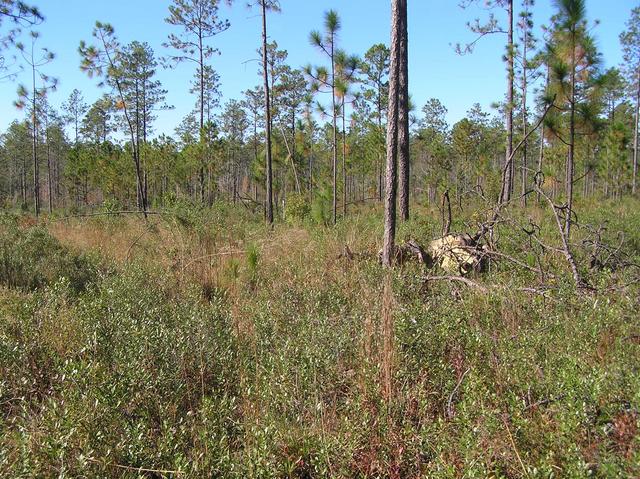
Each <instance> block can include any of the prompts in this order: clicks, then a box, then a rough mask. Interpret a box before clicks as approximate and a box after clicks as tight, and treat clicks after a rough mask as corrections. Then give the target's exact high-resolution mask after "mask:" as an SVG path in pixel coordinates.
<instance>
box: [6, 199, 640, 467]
mask: <svg viewBox="0 0 640 479" xmlns="http://www.w3.org/2000/svg"><path fill="white" fill-rule="evenodd" d="M639 206H640V205H639V204H638V203H637V202H635V203H633V202H628V203H626V204H624V205H617V206H615V205H613V204H611V205H602V204H600V205H598V208H595V207H593V206H592V205H587V204H585V205H580V210H581V211H587V212H588V213H587V214H585V215H584V216H585V218H580V220H581V221H583V222H590V223H594V224H595V223H599V222H601V221H602V220H604V219H608V221H609V225H608V231H607V233H606V235H607V236H608V237H609V239H611V241H614V239H615V238H616V233H617V231H618V230H621V231H624V232H625V246H624V249H625V251H626V252H627V253H629V254H630V255H631V256H630V257H631V258H633V259H634V260H635V261H638V260H640V209H639V208H638V207H639ZM528 214H529V215H531V216H532V217H533V218H535V219H536V221H539V222H540V223H541V228H542V230H543V237H544V238H545V239H546V240H547V242H548V243H552V244H557V237H556V236H555V232H554V225H553V224H552V222H551V221H550V220H549V219H548V218H547V219H545V218H546V216H548V215H545V214H543V212H542V211H537V210H531V211H530V212H529V213H528ZM476 216H477V215H476ZM522 217H523V218H525V219H524V221H526V217H525V216H524V215H522ZM437 218H439V214H438V213H437V211H429V210H426V209H423V210H419V211H417V212H416V214H415V219H414V220H412V221H411V222H410V223H408V224H405V225H402V227H401V230H400V233H399V237H400V239H403V238H410V237H413V238H416V239H418V240H421V241H426V240H428V239H431V238H433V237H436V236H437V235H438V231H439V229H440V223H439V220H438V219H437ZM474 219H475V218H474V214H473V213H469V214H468V216H462V215H461V214H457V216H456V223H455V224H454V230H458V231H468V230H469V228H470V226H469V224H471V223H473V221H474ZM586 234H587V233H586V231H583V230H579V232H578V233H577V234H576V239H575V240H574V241H575V242H576V243H580V240H581V239H582V237H586ZM497 236H498V238H497V239H498V241H499V244H500V246H501V250H502V251H504V252H505V253H508V254H510V255H513V256H517V257H518V258H521V259H522V260H523V261H525V262H527V264H531V265H535V264H536V255H535V254H534V252H535V246H530V245H528V244H527V242H526V233H523V232H521V231H517V230H516V229H514V228H507V227H505V228H502V229H499V230H498V231H497ZM379 238H381V231H380V221H379V215H378V214H376V212H372V211H367V210H362V211H360V212H357V213H354V215H353V217H352V218H351V219H350V221H349V222H348V223H343V224H340V225H339V226H337V227H336V228H333V229H327V228H324V227H319V226H314V225H311V224H306V223H304V222H303V223H300V224H296V225H293V224H290V225H284V224H282V225H278V226H277V227H276V228H275V230H274V231H268V230H267V229H266V228H265V227H264V226H263V224H262V222H261V221H260V218H256V217H253V216H252V215H251V214H249V213H248V212H246V211H243V210H230V209H226V208H223V207H217V208H214V209H212V210H206V211H205V210H201V211H193V212H192V211H189V210H183V211H175V212H173V214H171V215H167V216H163V217H154V218H152V219H151V221H150V222H149V223H148V224H145V223H144V222H142V221H140V220H137V219H133V218H111V217H96V218H86V219H71V220H65V221H51V222H49V223H46V224H44V225H43V226H35V225H32V224H29V222H28V221H27V220H24V219H16V218H4V219H3V221H2V225H1V226H0V411H1V413H2V414H1V416H0V431H1V439H0V475H1V476H3V477H52V476H60V477H62V476H64V477H260V478H262V477H298V478H310V477H345V478H346V477H398V478H400V477H402V478H405V477H432V478H454V477H457V478H459V477H465V478H484V477H496V478H514V477H530V478H547V477H635V476H638V475H640V466H639V464H640V447H639V446H640V434H639V430H638V426H639V424H638V420H639V416H638V410H639V408H640V374H638V364H640V362H639V360H640V323H639V321H638V308H639V306H640V300H639V298H640V295H639V292H640V291H639V288H638V286H637V285H631V286H628V287H625V288H618V289H616V290H611V291H605V289H606V288H609V287H611V286H614V285H618V286H620V285H623V284H626V283H628V282H630V281H631V280H632V279H633V278H634V275H635V276H637V271H633V268H625V269H622V268H621V269H619V270H616V271H610V270H606V269H605V270H603V271H598V272H593V273H590V276H589V279H590V281H591V283H592V284H594V285H597V286H599V287H601V291H600V292H597V293H593V294H582V293H577V292H576V291H575V288H574V287H573V286H572V284H571V275H570V273H569V271H568V268H567V267H566V265H565V264H564V261H563V259H562V257H561V256H560V255H557V254H554V253H549V252H547V253H545V254H544V255H542V258H541V260H542V261H543V262H544V264H549V265H551V266H552V267H553V268H552V270H553V272H554V274H555V275H556V277H555V278H553V279H551V278H549V279H548V280H547V281H546V285H548V286H552V289H551V290H550V291H549V292H548V294H547V295H546V296H542V295H539V294H531V293H527V292H523V291H520V290H519V288H520V287H524V286H532V285H533V286H535V285H536V284H537V281H538V280H537V278H536V275H535V274H534V273H532V272H529V271H524V270H520V269H519V268H516V267H514V266H513V265H511V264H509V263H506V262H500V263H496V264H493V265H492V266H491V268H490V271H489V272H487V273H485V274H483V275H481V276H478V277H476V278H475V280H477V281H479V282H481V283H482V284H484V285H489V286H493V285H500V288H494V289H491V292H490V293H489V294H486V293H482V292H479V291H476V290H473V289H468V288H465V287H464V286H460V285H454V284H449V283H429V284H428V285H425V283H424V281H423V276H424V272H423V271H421V270H420V269H419V267H418V266H417V265H411V264H407V265H406V266H404V267H403V268H400V269H397V270H395V271H394V272H393V274H392V275H391V276H387V275H386V273H385V272H384V271H383V270H382V269H381V268H380V266H379V265H378V264H377V261H375V259H361V260H357V261H346V260H343V259H339V258H338V256H339V254H340V252H341V251H342V249H343V247H344V245H345V244H348V245H349V246H350V248H351V249H352V250H353V251H357V252H368V253H371V255H372V256H374V257H375V253H376V252H377V250H378V248H379V246H380V245H379ZM577 252H578V259H579V261H580V263H581V264H586V263H587V262H588V257H587V256H588V249H587V248H582V249H577Z"/></svg>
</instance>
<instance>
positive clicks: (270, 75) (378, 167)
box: [0, 0, 640, 229]
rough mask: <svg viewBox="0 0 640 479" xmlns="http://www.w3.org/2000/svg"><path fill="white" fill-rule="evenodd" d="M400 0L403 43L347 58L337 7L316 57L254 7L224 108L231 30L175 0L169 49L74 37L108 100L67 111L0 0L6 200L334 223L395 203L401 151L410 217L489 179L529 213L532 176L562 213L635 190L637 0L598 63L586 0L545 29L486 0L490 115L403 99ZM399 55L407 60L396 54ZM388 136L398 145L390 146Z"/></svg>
mask: <svg viewBox="0 0 640 479" xmlns="http://www.w3.org/2000/svg"><path fill="white" fill-rule="evenodd" d="M392 3H393V5H394V8H398V9H399V11H400V12H401V13H402V12H403V11H404V12H405V13H404V15H400V16H399V17H398V18H399V19H398V18H396V19H395V20H393V21H394V22H398V21H399V22H400V23H397V24H395V23H394V25H395V26H396V27H398V28H397V35H396V37H394V38H396V40H397V42H398V44H397V45H395V44H393V43H390V47H389V46H387V45H384V44H377V45H372V46H371V48H370V49H369V50H368V51H366V52H364V54H363V55H362V56H357V55H353V54H352V53H349V52H347V50H346V49H345V47H346V45H340V44H339V41H338V40H339V32H340V29H341V28H342V22H341V19H340V17H339V14H338V12H335V11H328V12H326V14H325V17H324V19H323V20H324V23H323V26H322V28H321V29H320V30H318V31H314V32H311V33H310V36H309V39H308V40H309V43H310V48H313V49H314V50H316V51H317V56H316V58H317V62H316V63H317V65H315V66H314V65H306V66H301V67H296V66H293V65H290V64H289V63H288V61H287V60H288V52H287V51H284V50H282V49H280V48H279V46H278V43H277V41H276V40H273V39H270V37H269V34H268V30H267V26H268V23H267V20H268V17H269V15H271V14H273V13H277V12H279V11H280V5H279V3H278V2H275V1H271V0H269V1H268V0H256V2H255V3H254V4H252V6H253V7H257V9H258V10H259V11H260V13H261V14H262V19H263V22H262V24H261V29H262V40H263V42H262V45H260V44H259V43H257V44H256V47H257V48H258V53H259V56H260V58H261V60H260V67H259V69H258V72H257V74H258V75H257V76H259V77H261V80H260V81H258V78H257V81H256V84H257V85H256V87H255V88H252V89H250V90H247V91H245V92H244V93H243V94H242V96H241V97H240V98H236V99H228V100H226V101H224V102H223V101H222V94H221V85H220V80H219V75H218V72H217V71H216V70H215V57H214V54H215V53H217V50H216V48H215V38H216V37H217V36H218V35H219V34H222V33H223V32H224V31H225V30H227V29H229V28H231V25H230V24H229V22H228V21H227V20H226V19H223V18H222V17H221V14H220V9H219V7H220V5H219V2H218V1H217V0H206V1H205V0H174V2H173V3H172V5H171V7H170V10H169V12H168V16H167V23H168V24H169V25H171V26H172V28H173V30H172V33H171V34H170V35H169V37H168V38H167V40H166V43H165V47H166V49H165V50H163V52H162V53H161V54H159V55H158V54H157V53H156V52H154V51H153V49H152V48H151V47H150V46H149V45H148V44H147V43H145V42H143V41H134V42H131V43H129V44H122V43H121V42H120V41H119V39H118V37H117V34H116V31H115V29H114V27H112V26H111V25H108V24H104V23H100V22H97V23H96V26H95V28H94V32H93V39H92V41H91V42H82V43H81V44H80V46H79V49H78V51H79V53H80V58H79V64H80V66H81V68H82V69H83V70H84V71H85V72H86V73H87V74H89V75H90V76H91V77H93V78H96V80H97V81H98V82H99V83H100V85H101V86H102V87H103V88H104V94H103V95H102V96H100V97H99V98H97V99H94V100H93V101H92V102H87V100H86V99H85V98H84V96H83V93H82V92H80V91H79V90H77V89H76V90H74V91H73V92H72V93H71V95H70V96H69V98H68V99H67V101H65V102H64V103H63V104H62V106H61V108H60V109H56V108H53V107H52V106H51V104H50V102H49V92H50V91H51V90H52V88H54V87H55V84H56V80H55V79H54V78H51V77H50V76H49V75H48V74H47V68H48V67H49V65H50V63H51V62H52V61H55V58H54V55H53V54H52V53H51V52H49V51H48V50H46V49H42V48H39V46H38V44H40V43H42V42H45V41H46V39H44V38H41V37H40V36H39V35H38V34H37V33H35V30H34V29H35V28H36V27H37V25H38V24H39V23H40V22H42V21H43V16H42V14H41V13H40V12H39V11H38V9H37V8H35V7H31V6H28V5H26V4H24V3H22V2H17V1H13V0H11V1H8V2H7V1H5V2H3V3H2V6H1V7H0V37H1V42H0V45H1V50H0V55H1V58H0V69H1V70H0V74H1V75H2V76H5V77H6V76H13V75H15V74H16V73H17V72H18V71H19V68H21V67H22V68H25V69H27V70H28V72H29V73H30V74H29V78H31V79H32V81H30V84H28V85H25V86H22V87H20V90H19V92H18V95H17V97H16V104H17V105H18V106H19V107H21V108H22V111H23V112H24V119H23V120H21V121H14V122H13V123H12V124H11V125H9V127H8V128H7V129H6V131H4V132H3V133H2V134H1V136H0V171H1V172H2V174H0V201H1V202H2V205H3V207H5V208H22V209H24V210H32V211H34V212H35V213H36V214H40V212H41V210H42V209H47V210H49V211H53V210H55V209H59V208H65V209H69V208H75V209H82V208H88V207H94V206H98V205H103V204H104V203H105V202H106V203H107V204H110V205H117V207H120V208H122V209H131V208H137V209H139V210H140V211H145V212H146V211H148V210H150V209H154V208H162V207H165V206H167V205H170V204H173V203H175V202H177V201H187V202H191V203H194V204H201V205H211V204H213V203H214V202H216V201H225V202H232V203H242V204H243V205H245V206H246V207H248V208H256V209H258V208H259V209H262V210H263V211H264V213H265V217H266V218H267V220H269V221H273V220H274V218H278V217H282V216H286V214H287V209H288V207H289V206H290V205H296V208H297V210H296V214H299V215H305V214H311V212H314V214H315V216H316V217H317V218H318V219H320V220H321V221H324V222H326V223H328V224H330V223H334V222H337V221H338V220H339V219H340V217H344V216H348V215H349V211H350V207H352V206H353V205H356V204H360V203H365V202H383V201H384V198H385V192H387V191H388V189H389V186H390V183H389V178H385V174H387V173H389V171H388V166H389V159H390V158H392V157H393V158H394V161H395V159H397V171H396V172H395V173H394V175H395V179H392V181H395V182H396V183H394V184H397V187H398V202H399V203H398V207H399V215H400V217H401V218H407V217H408V215H409V198H410V197H412V198H414V201H417V200H419V201H424V202H426V203H435V202H437V201H439V198H440V196H441V195H442V194H443V193H444V192H445V191H450V192H451V194H452V195H456V196H458V197H463V196H464V195H466V194H468V193H469V192H472V191H479V190H480V191H482V193H483V194H484V195H486V196H487V197H492V198H495V199H496V200H497V201H500V202H513V201H518V202H520V203H521V204H522V205H523V206H526V205H527V204H528V203H529V202H531V201H535V195H531V192H532V190H533V182H534V181H536V177H537V178H540V177H543V178H544V186H545V187H546V188H548V189H549V191H550V193H551V194H552V195H553V196H554V197H557V198H563V199H565V201H566V202H567V203H568V204H569V208H571V204H572V202H573V200H574V198H575V197H576V196H584V197H591V196H599V197H607V198H620V197H621V196H623V195H625V194H634V193H636V192H637V170H638V168H637V158H638V154H637V149H638V116H639V115H638V105H639V103H640V8H636V9H634V10H633V11H632V13H631V16H630V18H629V20H628V23H627V27H626V30H625V31H624V32H623V33H622V34H621V35H620V42H621V48H622V51H623V54H624V62H623V64H622V65H620V66H619V67H616V68H610V69H606V70H605V69H604V68H603V66H602V65H603V61H602V56H601V54H600V52H599V51H598V49H597V44H596V42H595V40H594V36H593V35H594V34H595V32H597V28H595V25H591V24H589V23H588V22H587V20H586V11H585V5H584V1H583V0H557V1H556V2H555V8H556V12H555V14H554V16H553V17H552V18H550V19H549V22H548V24H547V25H546V26H544V27H540V28H536V26H535V25H534V24H533V21H532V18H533V17H532V14H533V12H534V11H535V8H536V6H535V4H534V1H533V0H521V1H519V2H514V1H512V0H511V1H509V0H495V1H492V2H490V4H489V5H488V7H489V9H488V11H489V12H490V13H489V17H488V18H485V19H480V18H479V19H476V20H474V21H472V22H469V27H470V30H471V31H472V33H473V34H474V35H476V37H475V38H474V39H473V40H471V41H470V42H469V43H467V44H462V45H458V47H457V50H458V52H459V53H461V54H465V53H471V52H472V51H473V47H474V46H475V44H476V41H478V40H480V39H481V38H482V37H484V36H486V35H490V34H496V35H501V34H502V35H504V36H505V38H506V41H505V53H504V59H505V65H506V67H507V68H506V69H507V74H506V80H507V81H506V87H505V97H504V99H498V100H499V101H498V102H497V104H496V105H495V108H494V109H492V110H491V111H485V110H483V109H482V108H481V107H480V105H478V104H475V105H472V106H471V108H470V109H469V111H468V112H467V114H466V116H465V117H464V118H462V119H461V120H459V121H458V122H456V123H455V124H453V125H450V124H449V123H448V121H447V118H448V116H447V107H446V105H444V104H443V103H442V102H441V101H440V100H438V99H436V98H432V99H430V100H429V101H427V102H426V104H424V105H414V104H412V102H411V101H410V98H409V89H408V62H407V61H406V51H407V48H408V40H409V36H408V35H407V33H406V32H407V30H408V25H407V18H410V10H407V8H408V7H407V1H406V0H393V2H392ZM474 3H476V2H474V1H467V2H464V4H463V6H464V7H465V8H467V9H468V8H472V7H473V4H474ZM396 4H397V5H396ZM403 9H404V10H403ZM394 11H395V10H394ZM403 18H404V20H402V19H403ZM402 22H404V24H402ZM23 30H24V31H23ZM27 30H28V31H29V32H30V34H29V35H27ZM258 33H259V32H256V35H258ZM23 37H24V38H28V41H26V40H25V41H24V42H21V41H20V40H21V39H22V38H23ZM394 48H398V52H397V54H398V55H400V56H399V57H398V58H399V59H402V58H404V59H405V60H403V61H400V62H399V63H398V60H396V62H394V61H393V58H394V57H393V55H394ZM181 64H185V66H186V65H187V64H192V65H193V71H194V80H193V83H192V85H191V88H190V90H189V92H190V93H191V94H193V95H194V97H195V98H194V99H195V101H194V108H193V111H192V112H191V113H190V114H189V115H187V117H185V118H184V120H183V121H182V122H181V123H180V125H177V126H176V128H175V132H174V134H172V135H166V134H162V135H156V134H155V130H154V127H155V122H156V119H157V116H158V113H159V112H160V111H161V110H164V109H168V108H171V106H170V105H168V104H167V103H166V95H167V91H166V89H165V88H164V87H163V86H162V84H161V83H160V81H159V80H158V78H157V71H158V68H160V67H161V66H164V67H171V68H178V67H180V68H182V66H181ZM394 68H398V71H395V70H393V71H392V69H394ZM394 82H395V83H394ZM390 100H391V102H396V103H397V105H396V106H397V107H398V108H397V109H396V107H395V106H394V104H391V105H390V103H391V102H390ZM390 113H393V116H394V117H393V125H394V128H396V129H397V131H396V132H393V133H392V135H391V136H389V134H388V128H387V127H388V122H389V114H390ZM390 139H395V141H397V145H396V147H397V148H396V149H397V151H396V150H394V151H392V152H389V151H388V147H389V146H390V145H389V140H390ZM390 155H391V156H390ZM392 173H393V172H392ZM385 183H386V185H385ZM394 202H395V197H394ZM45 205H46V206H45ZM566 227H567V229H569V228H570V224H567V226H566Z"/></svg>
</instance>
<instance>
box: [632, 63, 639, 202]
mask: <svg viewBox="0 0 640 479" xmlns="http://www.w3.org/2000/svg"><path fill="white" fill-rule="evenodd" d="M637 81H638V84H637V87H636V114H635V120H634V124H635V134H634V136H633V179H632V182H631V193H632V194H634V195H635V194H636V189H637V186H636V185H637V182H638V123H639V122H640V71H639V72H638V80H637Z"/></svg>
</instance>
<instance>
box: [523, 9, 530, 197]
mask: <svg viewBox="0 0 640 479" xmlns="http://www.w3.org/2000/svg"><path fill="white" fill-rule="evenodd" d="M523 24H524V33H523V38H524V42H523V45H522V137H523V138H525V140H524V143H523V145H522V199H521V202H522V206H523V207H526V206H527V179H528V170H527V168H528V164H527V160H528V158H527V154H528V148H527V147H528V144H527V140H526V138H527V128H528V125H527V123H528V121H529V115H528V112H527V87H528V84H527V80H528V78H527V28H528V27H527V22H526V20H525V21H524V22H523Z"/></svg>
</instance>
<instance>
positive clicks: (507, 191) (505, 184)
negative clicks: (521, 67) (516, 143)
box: [500, 0, 515, 203]
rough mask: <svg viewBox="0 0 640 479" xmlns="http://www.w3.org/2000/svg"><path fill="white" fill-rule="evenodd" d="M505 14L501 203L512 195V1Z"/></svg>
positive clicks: (510, 0)
mask: <svg viewBox="0 0 640 479" xmlns="http://www.w3.org/2000/svg"><path fill="white" fill-rule="evenodd" d="M507 13H508V17H509V27H508V28H509V30H508V41H507V105H506V108H505V112H506V123H507V125H506V126H507V145H506V152H505V172H504V175H503V178H502V194H501V195H500V202H501V203H504V202H507V201H509V200H511V195H512V193H513V177H514V173H515V168H514V162H513V159H512V158H511V154H512V152H513V90H514V88H513V83H514V76H515V75H514V61H513V0H509V3H508V5H507Z"/></svg>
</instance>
